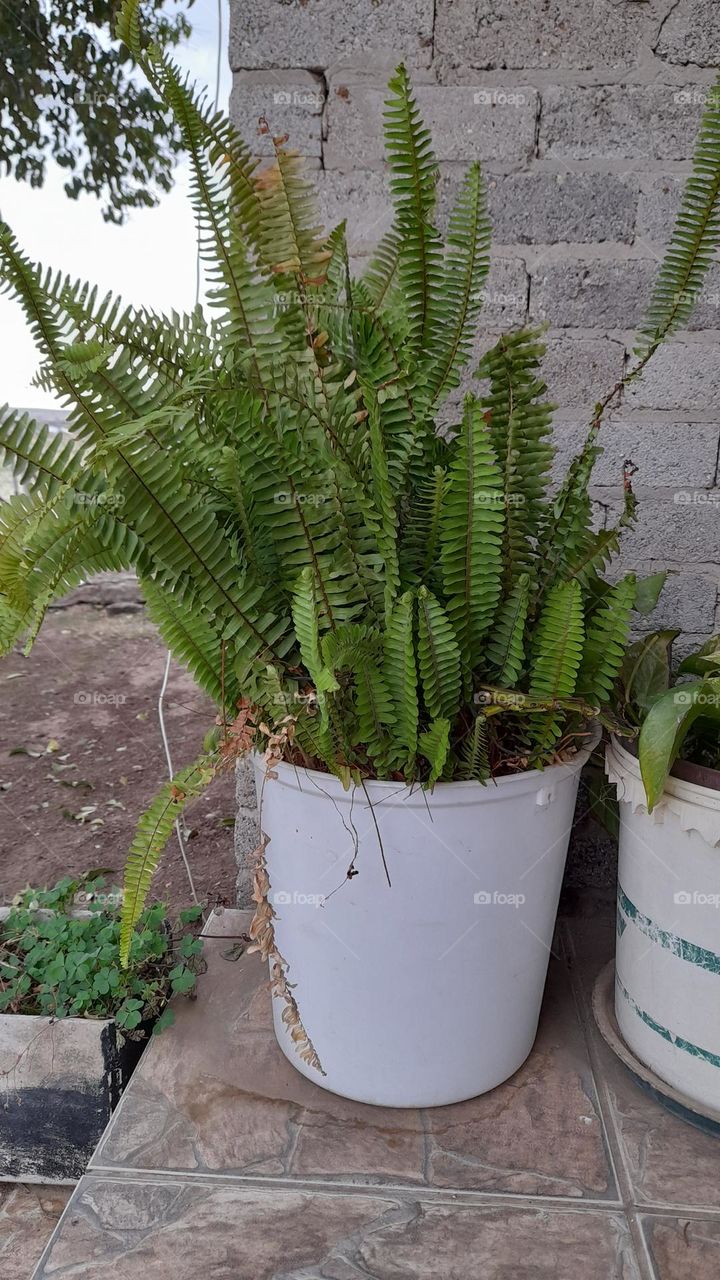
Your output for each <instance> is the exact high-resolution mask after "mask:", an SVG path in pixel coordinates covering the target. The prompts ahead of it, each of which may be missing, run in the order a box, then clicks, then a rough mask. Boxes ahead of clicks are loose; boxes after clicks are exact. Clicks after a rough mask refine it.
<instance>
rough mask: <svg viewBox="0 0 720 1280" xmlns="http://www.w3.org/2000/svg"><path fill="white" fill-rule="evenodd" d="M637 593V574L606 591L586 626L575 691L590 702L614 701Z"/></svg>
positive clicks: (601, 703)
mask: <svg viewBox="0 0 720 1280" xmlns="http://www.w3.org/2000/svg"><path fill="white" fill-rule="evenodd" d="M635 590H636V578H635V575H634V574H628V575H627V577H625V578H623V579H622V580H621V581H620V582H618V584H617V585H616V586H614V587H612V588H610V589H609V590H608V591H607V593H606V595H605V596H604V600H603V603H602V604H601V605H600V607H599V608H598V609H596V610H595V612H594V613H593V615H592V617H591V618H590V620H589V622H588V624H587V635H586V637H585V646H584V649H583V657H582V663H581V666H580V672H579V674H578V679H577V690H576V691H577V693H578V695H579V697H581V698H585V699H586V701H587V702H590V703H595V702H596V703H599V704H600V705H603V704H606V703H608V702H610V701H611V698H612V692H613V686H614V684H615V681H616V679H617V677H618V675H619V673H620V668H621V666H622V663H623V658H624V656H625V650H626V647H627V641H628V636H629V634H630V616H631V613H632V607H633V603H634V601H635Z"/></svg>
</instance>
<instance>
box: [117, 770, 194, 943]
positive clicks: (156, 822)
mask: <svg viewBox="0 0 720 1280" xmlns="http://www.w3.org/2000/svg"><path fill="white" fill-rule="evenodd" d="M216 765H217V757H215V756H213V755H202V756H200V757H199V759H198V760H196V761H195V763H194V764H191V765H188V767H187V768H186V769H181V770H180V771H179V772H178V773H176V774H175V776H174V778H172V780H171V781H170V782H167V783H166V784H165V786H164V787H163V788H162V790H161V791H160V792H159V793H158V794H157V796H156V797H155V799H154V800H153V802H152V804H151V805H150V807H149V809H146V810H145V813H143V815H142V817H141V818H140V820H139V822H138V825H137V828H136V831H135V835H134V837H133V841H132V844H131V845H130V852H129V854H128V860H127V863H126V865H125V878H124V881H123V902H122V911H121V924H120V963H121V964H122V966H123V968H127V965H128V960H129V957H130V946H131V943H132V936H133V930H134V928H135V925H136V924H137V922H138V920H139V919H140V916H141V915H142V913H143V909H144V907H145V902H146V901H147V896H148V893H149V891H150V885H151V883H152V878H153V876H154V874H155V872H156V870H157V867H158V863H159V862H160V857H161V855H162V852H163V849H164V848H165V845H166V844H167V842H168V840H169V839H170V835H171V833H172V829H173V827H174V825H175V822H176V820H177V819H178V818H179V817H180V816H181V814H182V812H183V810H184V808H185V806H186V805H187V804H188V803H189V801H190V800H194V799H196V797H197V796H199V795H202V793H203V791H205V789H206V788H207V787H208V786H209V785H210V783H211V782H212V780H213V778H214V776H215V771H216Z"/></svg>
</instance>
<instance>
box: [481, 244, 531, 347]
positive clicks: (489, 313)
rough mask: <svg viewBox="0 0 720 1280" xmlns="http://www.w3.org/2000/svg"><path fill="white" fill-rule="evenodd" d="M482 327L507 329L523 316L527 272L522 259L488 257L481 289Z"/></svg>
mask: <svg viewBox="0 0 720 1280" xmlns="http://www.w3.org/2000/svg"><path fill="white" fill-rule="evenodd" d="M482 296H483V306H482V311H481V313H480V323H481V325H482V328H483V329H485V328H486V327H487V326H492V328H498V329H511V328H516V327H517V326H519V325H523V324H525V321H526V319H527V298H528V274H527V270H526V267H525V262H524V261H523V259H522V258H499V257H498V258H495V257H494V258H492V260H491V262H490V270H489V272H488V275H487V279H486V281H485V285H484V287H483V290H482Z"/></svg>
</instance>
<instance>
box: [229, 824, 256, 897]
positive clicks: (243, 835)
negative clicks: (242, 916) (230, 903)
mask: <svg viewBox="0 0 720 1280" xmlns="http://www.w3.org/2000/svg"><path fill="white" fill-rule="evenodd" d="M259 843H260V827H259V825H258V820H257V813H256V811H255V810H254V809H252V810H251V809H244V808H240V807H238V809H237V812H236V814H235V863H236V865H237V880H236V895H237V904H238V906H241V907H245V906H250V905H252V904H251V897H252V881H253V874H254V869H255V865H254V859H253V857H252V854H253V851H254V850H255V849H257V847H258V844H259Z"/></svg>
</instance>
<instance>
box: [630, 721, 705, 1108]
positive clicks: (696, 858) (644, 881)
mask: <svg viewBox="0 0 720 1280" xmlns="http://www.w3.org/2000/svg"><path fill="white" fill-rule="evenodd" d="M606 771H607V775H608V778H609V779H610V781H611V782H614V783H615V784H616V786H617V792H618V799H619V801H620V854H619V865H618V917H617V924H618V931H617V952H616V962H615V975H616V977H615V1013H616V1017H617V1022H618V1026H619V1028H620V1031H621V1033H622V1036H623V1038H624V1039H625V1042H626V1044H627V1045H628V1047H629V1048H630V1049H631V1050H632V1051H633V1053H634V1054H635V1055H636V1056H637V1057H638V1058H639V1059H640V1060H641V1061H642V1062H644V1063H645V1064H646V1065H647V1066H648V1067H650V1069H651V1070H652V1071H654V1072H655V1074H656V1075H657V1076H659V1077H660V1079H661V1080H665V1081H666V1082H667V1083H668V1084H670V1085H672V1086H673V1088H674V1089H676V1090H677V1091H678V1092H679V1093H681V1094H684V1095H685V1097H686V1098H688V1099H690V1100H691V1101H692V1102H695V1103H698V1104H700V1105H701V1106H705V1107H707V1108H708V1109H714V1110H718V1109H720V791H716V790H714V789H711V788H709V787H705V786H698V785H697V784H695V783H692V782H688V781H685V780H684V779H681V778H676V777H670V778H668V781H667V784H666V787H665V791H664V792H663V795H662V797H661V799H660V802H659V803H658V804H657V805H656V806H655V808H654V809H653V812H652V814H648V811H647V799H646V796H645V790H644V787H643V783H642V778H641V776H640V767H639V764H638V761H637V759H636V758H635V756H633V755H631V754H630V752H629V751H626V750H625V748H624V747H621V746H620V744H619V743H618V742H617V741H613V742H612V743H611V744H610V745H609V747H608V749H607V755H606Z"/></svg>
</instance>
